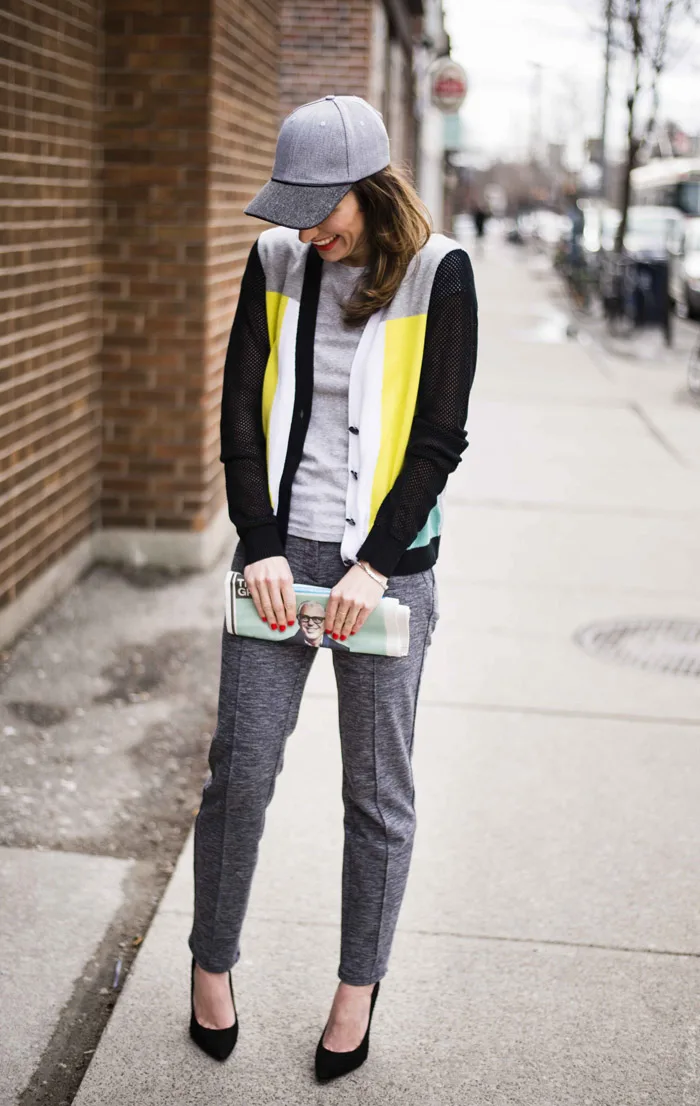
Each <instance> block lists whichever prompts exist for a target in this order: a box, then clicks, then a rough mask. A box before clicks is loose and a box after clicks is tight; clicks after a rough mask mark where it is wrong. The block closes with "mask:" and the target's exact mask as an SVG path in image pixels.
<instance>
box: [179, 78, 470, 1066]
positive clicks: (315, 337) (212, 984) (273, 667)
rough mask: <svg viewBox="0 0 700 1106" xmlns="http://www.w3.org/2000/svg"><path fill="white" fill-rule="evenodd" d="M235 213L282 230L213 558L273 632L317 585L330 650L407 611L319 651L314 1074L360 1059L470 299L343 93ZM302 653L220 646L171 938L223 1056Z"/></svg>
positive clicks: (466, 274) (371, 112)
mask: <svg viewBox="0 0 700 1106" xmlns="http://www.w3.org/2000/svg"><path fill="white" fill-rule="evenodd" d="M245 211H246V214H250V215H254V216H256V217H258V218H261V219H264V220H266V221H267V222H270V223H276V224H277V226H274V227H272V228H270V229H268V230H265V231H263V232H262V233H261V234H260V236H259V237H258V239H257V241H256V242H255V244H254V245H253V247H252V249H251V251H250V254H249V256H248V261H247V265H246V269H245V273H244V276H243V280H242V284H241V292H240V298H239V302H238V306H237V309H236V314H235V318H234V322H233V326H232V330H231V336H230V339H229V345H228V351H227V355H226V363H225V369H224V384H223V396H222V407H221V460H222V461H223V463H224V466H225V476H226V489H227V497H228V506H229V514H230V517H231V520H232V521H233V523H234V524H235V526H236V528H237V531H238V535H239V539H240V540H239V543H238V546H237V548H236V551H235V555H234V557H233V561H232V565H231V567H232V568H233V569H235V570H237V571H240V572H243V574H244V576H245V580H246V582H247V584H248V587H249V589H250V592H251V594H252V597H253V600H254V602H255V607H256V609H257V612H258V614H259V616H260V618H261V619H264V620H266V621H267V623H268V625H269V627H270V631H271V633H274V632H276V631H278V630H285V629H286V627H287V626H288V625H292V624H293V623H294V622H295V619H296V614H297V612H296V607H295V593H294V591H293V587H292V585H293V582H294V581H295V580H297V581H299V582H300V583H306V584H316V585H320V586H322V587H328V588H331V589H332V590H331V593H330V597H329V600H328V603H327V606H326V611H325V619H324V621H323V627H322V628H323V631H324V632H325V633H326V634H328V635H330V640H331V641H333V642H337V643H343V642H346V641H347V640H348V639H349V638H350V637H351V636H352V635H355V634H357V633H359V632H360V630H361V627H362V625H363V623H364V622H365V620H366V618H367V617H368V615H369V614H370V613H371V611H372V610H373V609H374V608H375V607H376V605H377V604H378V602H379V600H380V599H381V597H382V595H384V594H385V593H386V594H388V595H393V596H396V597H397V598H398V599H399V600H400V601H401V602H402V603H405V604H407V605H408V606H409V608H410V612H411V614H410V626H411V633H410V650H409V653H408V655H407V656H405V657H382V656H372V655H369V654H363V653H358V652H351V651H349V650H348V649H347V647H345V648H343V649H334V650H333V654H332V657H333V666H334V672H335V677H336V682H337V687H338V700H339V725H340V740H341V748H342V756H343V802H344V808H345V818H344V828H345V847H344V853H343V885H342V890H343V902H342V926H341V955H340V966H339V969H338V976H339V978H340V983H339V985H338V987H337V990H336V994H335V997H334V1000H333V1004H332V1006H331V1010H330V1014H329V1017H328V1021H327V1023H326V1026H325V1028H324V1032H323V1033H322V1034H321V1039H320V1040H319V1042H318V1046H317V1050H316V1074H317V1077H318V1079H319V1080H321V1081H325V1080H328V1079H332V1078H334V1077H335V1076H338V1075H342V1074H344V1073H345V1072H347V1071H351V1070H352V1069H353V1068H356V1067H357V1066H358V1065H359V1064H361V1063H362V1062H363V1061H364V1059H365V1058H366V1056H367V1049H368V1041H369V1025H370V1020H371V1015H372V1011H373V1009H374V1003H375V1001H376V998H377V994H378V990H379V981H380V979H382V978H383V976H384V974H385V973H386V970H387V963H388V958H389V953H390V949H391V944H392V940H393V936H394V931H395V927H396V921H397V916H398V912H399V908H400V906H401V901H402V898H403V893H404V888H405V885H406V878H407V876H408V868H409V861H410V856H411V850H412V845H413V835H414V826H415V812H414V789H413V777H412V773H411V753H412V745H413V731H414V720H415V709H416V701H417V696H418V690H419V685H420V680H421V673H422V670H423V662H424V659H425V652H426V649H427V647H428V644H429V642H430V639H431V635H432V632H433V630H434V628H435V624H436V622H437V619H438V608H437V593H436V583H435V574H434V570H433V565H434V563H435V561H436V560H437V556H438V550H439V544H440V534H441V528H442V517H443V513H442V492H443V489H444V486H445V482H446V480H447V476H448V475H449V473H450V472H452V471H453V470H454V469H455V468H456V466H457V464H458V463H459V461H460V459H461V454H462V452H463V451H464V449H465V447H466V444H467V442H466V433H465V430H464V426H465V422H466V417H467V406H468V398H469V391H470V388H471V384H472V380H473V376H474V369H475V363H476V348H477V303H476V295H475V291H474V281H473V274H472V269H471V264H470V262H469V257H468V255H467V254H466V252H465V251H464V250H463V249H461V248H460V247H459V246H457V244H456V243H455V242H454V241H453V240H452V239H450V238H447V237H446V236H444V235H441V234H431V232H430V221H429V215H428V213H427V210H426V209H425V208H424V206H423V204H422V203H421V201H420V199H419V198H418V196H417V194H416V193H415V191H414V190H413V188H412V186H411V185H410V183H409V182H408V181H407V180H406V179H405V178H404V177H403V176H402V174H401V173H400V172H398V171H397V170H396V169H394V168H393V167H392V166H391V164H390V155H389V139H388V136H387V132H386V130H385V128H384V124H383V122H382V118H381V115H380V114H379V113H378V112H377V111H375V109H374V108H372V107H371V106H370V105H369V104H368V103H367V102H366V101H365V100H362V99H361V98H360V97H357V96H326V97H324V98H323V99H320V100H315V101H313V102H312V103H309V104H304V105H303V106H302V107H300V108H297V109H296V111H293V112H292V113H291V115H289V116H287V118H286V119H285V120H284V122H283V125H282V128H281V131H280V134H279V138H278V141H277V149H276V155H275V164H274V168H273V172H272V178H271V180H270V181H269V182H268V183H267V184H266V185H265V186H264V188H262V189H261V191H260V192H259V193H258V195H257V196H256V197H255V199H254V200H253V201H252V203H251V204H249V206H248V207H247V208H246V209H245ZM297 232H298V233H297ZM321 613H322V612H321ZM321 613H319V612H316V614H318V617H319V618H320V617H321ZM307 621H308V619H307ZM306 628H307V627H306V626H305V627H304V629H306ZM320 628H321V626H320V624H319V627H318V628H317V630H316V632H317V633H319V634H320ZM300 629H301V628H300ZM303 644H304V643H302V642H300V643H298V644H297V643H292V644H290V645H289V646H288V647H285V648H280V647H279V645H278V644H277V643H276V642H274V641H272V640H270V641H267V640H259V639H253V638H244V637H237V636H234V635H232V634H229V633H228V632H227V631H226V629H225V628H224V632H223V636H222V659H221V683H220V692H219V708H218V720H217V726H216V731H215V733H214V736H213V739H212V743H211V749H210V753H209V767H210V770H211V771H210V775H209V777H208V779H207V781H206V783H205V784H204V788H203V792H202V801H201V805H200V809H199V811H198V814H197V819H196V823H195V859H194V869H195V909H194V922H193V926H192V931H191V934H190V937H189V948H190V951H191V952H192V978H191V985H192V1011H191V1021H190V1032H191V1035H192V1037H193V1039H194V1040H195V1041H196V1042H197V1044H199V1045H200V1046H201V1047H202V1048H204V1049H205V1051H207V1052H208V1053H209V1054H210V1055H212V1056H215V1057H216V1058H218V1059H224V1058H225V1057H226V1056H228V1055H229V1053H230V1052H231V1050H232V1048H233V1046H234V1045H235V1042H236V1038H237V1033H238V1020H237V1015H236V1011H235V1004H234V996H233V984H232V981H231V973H230V968H231V967H232V966H233V965H234V964H235V963H236V962H237V961H238V959H239V956H240V949H239V935H240V932H241V927H242V924H243V919H244V915H245V911H246V906H247V902H248V896H249V892H250V887H251V881H252V877H253V872H254V869H255V865H256V860H257V853H258V844H259V841H260V837H261V834H262V829H263V824H264V819H265V811H266V807H267V805H268V803H269V802H270V799H271V797H272V793H273V790H274V786H275V781H276V777H277V775H278V773H279V771H280V769H281V766H282V761H283V752H284V745H285V742H286V739H287V737H288V736H289V734H290V733H291V732H292V731H293V729H294V727H295V724H296V720H297V715H298V711H299V704H300V700H301V695H302V692H303V688H304V684H305V682H306V678H307V676H308V674H309V671H310V669H311V665H312V663H313V660H314V658H315V656H316V652H315V650H313V649H309V648H305V647H303ZM261 720H264V721H262V722H261Z"/></svg>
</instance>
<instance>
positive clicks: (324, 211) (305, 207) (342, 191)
mask: <svg viewBox="0 0 700 1106" xmlns="http://www.w3.org/2000/svg"><path fill="white" fill-rule="evenodd" d="M351 188H352V182H351V183H350V184H318V185H316V184H314V185H306V184H284V183H283V182H282V181H276V180H270V181H268V182H267V184H265V185H263V187H262V188H261V189H260V191H259V192H258V194H257V196H254V197H253V199H252V200H251V201H250V203H249V204H248V206H247V207H245V208H244V209H243V211H244V214H246V215H253V216H255V218H256V219H264V220H265V221H266V222H268V223H276V224H277V225H278V226H281V227H292V228H293V229H294V230H308V229H309V227H317V226H318V224H319V223H322V222H323V220H324V219H327V218H328V216H329V215H330V213H331V211H333V208H334V207H336V206H337V205H338V204H339V203H340V201H341V200H342V198H343V196H346V195H347V193H348V192H349V191H350V189H351Z"/></svg>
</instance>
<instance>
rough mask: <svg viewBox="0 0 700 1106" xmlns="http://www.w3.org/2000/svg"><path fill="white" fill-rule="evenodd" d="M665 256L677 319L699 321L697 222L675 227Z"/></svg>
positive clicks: (699, 235)
mask: <svg viewBox="0 0 700 1106" xmlns="http://www.w3.org/2000/svg"><path fill="white" fill-rule="evenodd" d="M668 253H669V276H668V294H669V296H670V297H671V302H672V303H673V305H674V306H675V308H676V311H677V312H678V314H679V315H687V316H688V318H690V319H700V218H690V219H685V220H684V221H683V222H682V223H679V224H678V226H677V227H674V229H673V232H672V234H671V238H670V240H669V246H668Z"/></svg>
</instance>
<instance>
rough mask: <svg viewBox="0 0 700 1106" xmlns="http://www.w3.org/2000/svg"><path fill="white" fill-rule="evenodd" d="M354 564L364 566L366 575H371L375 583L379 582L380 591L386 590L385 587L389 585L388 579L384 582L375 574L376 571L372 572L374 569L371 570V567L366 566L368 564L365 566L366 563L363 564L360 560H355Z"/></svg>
mask: <svg viewBox="0 0 700 1106" xmlns="http://www.w3.org/2000/svg"><path fill="white" fill-rule="evenodd" d="M355 564H358V565H359V566H360V568H364V570H365V572H366V573H367V575H368V576H371V577H372V579H373V580H376V582H377V583H378V584H379V586H380V587H381V589H382V591H386V589H387V588H388V587H389V581H388V580H387V582H386V584H385V583H384V581H383V580H380V579H379V577H378V576H377V574H376V572H374V570H373V569H371V568H369V567H368V566H367V565H366V564H364V563H363V562H362V561H355Z"/></svg>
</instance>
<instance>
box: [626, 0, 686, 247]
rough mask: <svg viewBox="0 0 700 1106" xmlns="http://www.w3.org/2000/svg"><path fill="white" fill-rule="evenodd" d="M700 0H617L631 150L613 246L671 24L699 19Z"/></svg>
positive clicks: (646, 132) (650, 117)
mask: <svg viewBox="0 0 700 1106" xmlns="http://www.w3.org/2000/svg"><path fill="white" fill-rule="evenodd" d="M697 4H698V0H616V2H615V4H614V6H613V18H614V21H615V24H616V34H615V45H616V46H617V48H618V49H619V50H621V51H624V52H625V53H627V54H628V56H629V58H630V62H631V83H630V89H629V92H628V94H627V155H626V161H625V166H624V172H623V174H622V197H621V203H620V208H621V213H622V219H621V221H620V225H619V227H618V230H617V235H616V238H615V251H616V252H617V253H620V252H621V251H622V243H623V241H624V236H625V231H626V229H627V211H628V208H629V203H630V191H631V189H630V175H631V173H632V170H633V169H634V167H635V165H636V164H637V161H638V158H639V155H640V153H641V152H642V150H643V149H644V148H645V147H646V146H647V145H648V144H649V143H650V142H651V141H652V139H653V136H654V132H655V129H656V123H657V118H658V111H659V79H660V77H661V74H662V73H663V71H664V69H665V68H666V66H667V63H668V61H669V54H670V50H669V47H670V40H671V31H672V28H673V25H674V24H675V23H676V22H677V21H679V19H681V18H682V17H683V16H686V17H688V16H689V17H690V18H692V19H693V20H697V19H698V10H697ZM645 94H646V97H647V100H648V101H650V106H649V108H648V114H647V120H646V123H645V125H644V126H642V127H641V128H640V127H639V125H638V120H637V116H638V114H639V112H640V110H641V101H642V97H643V96H644V95H645Z"/></svg>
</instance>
